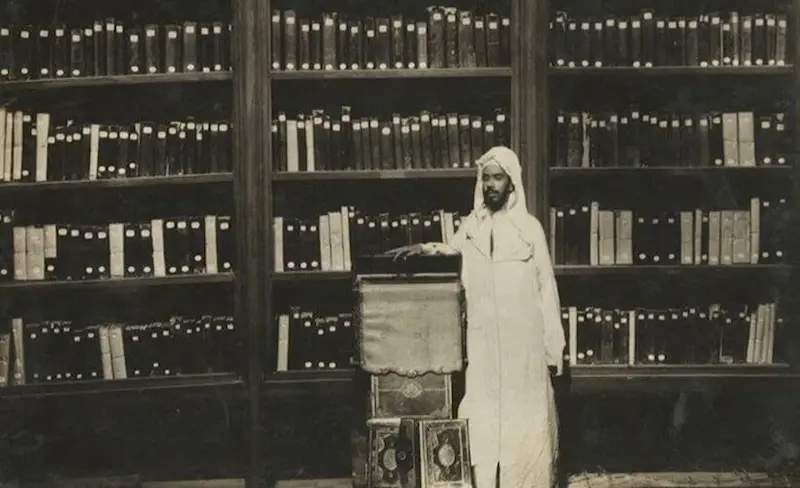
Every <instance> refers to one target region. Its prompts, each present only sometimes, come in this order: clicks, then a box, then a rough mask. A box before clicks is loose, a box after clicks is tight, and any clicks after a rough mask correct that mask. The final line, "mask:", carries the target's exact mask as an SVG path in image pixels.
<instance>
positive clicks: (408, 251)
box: [384, 244, 425, 261]
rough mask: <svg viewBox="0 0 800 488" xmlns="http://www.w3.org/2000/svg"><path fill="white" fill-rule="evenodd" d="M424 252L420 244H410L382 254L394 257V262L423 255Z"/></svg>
mask: <svg viewBox="0 0 800 488" xmlns="http://www.w3.org/2000/svg"><path fill="white" fill-rule="evenodd" d="M424 253H425V250H424V248H423V246H422V244H411V245H409V246H402V247H396V248H394V249H389V250H388V251H386V252H385V253H384V254H386V255H387V256H394V259H395V261H396V260H398V259H400V258H407V257H408V256H418V255H420V254H424Z"/></svg>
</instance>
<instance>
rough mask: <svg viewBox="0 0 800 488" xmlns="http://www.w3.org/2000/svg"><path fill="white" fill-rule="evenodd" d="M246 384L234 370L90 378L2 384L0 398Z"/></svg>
mask: <svg viewBox="0 0 800 488" xmlns="http://www.w3.org/2000/svg"><path fill="white" fill-rule="evenodd" d="M243 384H244V383H243V381H242V379H241V378H240V377H238V376H237V375H235V374H233V373H219V374H202V375H185V376H164V377H150V378H129V379H124V380H87V381H74V382H64V383H47V384H32V385H23V386H8V387H3V388H0V399H2V398H28V397H46V396H69V395H88V394H97V393H112V392H128V391H149V390H165V389H184V388H211V387H227V386H240V385H243Z"/></svg>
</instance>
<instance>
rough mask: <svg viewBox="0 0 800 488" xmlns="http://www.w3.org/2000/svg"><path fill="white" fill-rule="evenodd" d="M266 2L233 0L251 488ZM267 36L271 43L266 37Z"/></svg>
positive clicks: (252, 478)
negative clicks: (264, 16) (263, 15)
mask: <svg viewBox="0 0 800 488" xmlns="http://www.w3.org/2000/svg"><path fill="white" fill-rule="evenodd" d="M265 3H266V2H263V1H262V0H232V10H233V35H232V42H231V44H232V47H231V48H232V59H233V116H232V118H233V137H234V144H233V158H234V159H233V170H234V185H233V189H234V198H235V200H236V215H235V225H236V230H237V233H236V239H237V240H236V242H237V269H236V285H235V287H236V321H237V323H238V324H240V327H243V328H244V329H245V330H246V331H247V334H246V337H245V343H246V346H245V347H246V350H245V351H243V353H246V355H247V368H246V372H245V381H246V384H247V397H248V423H247V428H248V429H249V432H247V433H246V434H247V435H246V436H245V437H246V438H248V439H249V440H250V446H249V447H250V449H249V452H250V456H249V460H248V461H249V463H248V466H249V472H248V476H247V486H248V487H258V486H262V485H263V481H262V479H263V475H264V460H263V456H262V455H261V452H262V449H261V446H262V442H263V440H262V439H261V436H260V435H259V434H258V433H259V432H261V431H262V429H261V408H260V406H261V386H262V384H263V378H262V366H261V350H262V347H261V346H262V344H264V342H263V339H262V337H261V335H262V331H264V330H266V329H267V327H266V323H265V318H266V316H267V315H266V308H267V304H266V303H265V302H264V297H265V293H264V283H265V279H266V278H265V277H266V276H268V274H267V272H266V271H267V270H266V257H265V255H266V252H265V249H266V246H265V245H264V231H263V230H264V229H263V222H264V219H263V217H262V215H263V213H262V212H264V209H265V202H266V200H267V199H266V198H265V193H264V181H265V179H266V175H265V170H264V164H263V161H264V159H265V158H264V156H265V154H264V139H266V140H267V144H269V138H268V137H265V134H269V131H265V128H264V120H263V119H264V118H263V116H262V112H263V110H264V109H265V100H263V93H264V86H265V85H266V84H267V83H266V65H265V63H266V62H267V61H265V58H266V59H269V57H268V56H267V53H268V52H269V51H268V46H266V42H268V39H269V33H268V29H267V26H268V25H269V21H270V18H269V16H267V17H266V18H265V19H264V18H261V17H260V14H261V12H262V11H263V10H264V6H263V4H265ZM267 7H268V6H267ZM265 37H266V38H267V41H264V40H263V39H264V38H265ZM265 46H266V48H265ZM267 109H268V107H267ZM267 210H268V209H267Z"/></svg>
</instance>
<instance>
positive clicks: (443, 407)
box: [370, 373, 453, 419]
mask: <svg viewBox="0 0 800 488" xmlns="http://www.w3.org/2000/svg"><path fill="white" fill-rule="evenodd" d="M452 391H453V388H452V379H451V376H450V375H449V374H435V373H428V374H425V375H422V376H417V377H415V378H411V377H407V376H401V375H398V374H386V375H374V376H372V378H371V381H370V416H371V417H372V418H373V419H386V418H401V417H403V418H406V417H408V418H423V417H424V418H439V419H449V418H451V417H452V413H453V395H452Z"/></svg>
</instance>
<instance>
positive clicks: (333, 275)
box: [272, 271, 353, 282]
mask: <svg viewBox="0 0 800 488" xmlns="http://www.w3.org/2000/svg"><path fill="white" fill-rule="evenodd" d="M352 278H353V273H352V272H351V271H291V272H284V273H273V274H272V279H273V280H275V281H282V282H295V281H323V280H349V279H352Z"/></svg>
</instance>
